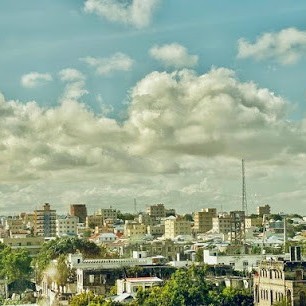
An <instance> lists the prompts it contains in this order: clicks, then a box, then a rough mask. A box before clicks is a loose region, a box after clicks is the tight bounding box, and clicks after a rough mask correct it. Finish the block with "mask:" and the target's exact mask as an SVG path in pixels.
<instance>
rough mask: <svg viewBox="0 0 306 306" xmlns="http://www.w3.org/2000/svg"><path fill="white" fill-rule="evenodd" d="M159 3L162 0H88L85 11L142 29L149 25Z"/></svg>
mask: <svg viewBox="0 0 306 306" xmlns="http://www.w3.org/2000/svg"><path fill="white" fill-rule="evenodd" d="M159 2H160V0H132V1H128V0H123V1H120V0H86V1H85V4H84V10H85V12H87V13H95V14H97V15H99V16H101V17H105V18H106V19H108V20H110V21H112V22H119V23H124V24H129V25H132V26H135V27H137V28H142V27H145V26H148V25H149V23H150V21H151V18H152V14H153V12H154V10H155V9H156V7H157V5H158V3H159Z"/></svg>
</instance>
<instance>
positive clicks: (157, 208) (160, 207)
mask: <svg viewBox="0 0 306 306" xmlns="http://www.w3.org/2000/svg"><path fill="white" fill-rule="evenodd" d="M146 212H147V214H148V215H150V216H151V217H152V218H164V217H166V209H165V206H164V204H155V205H150V206H149V207H147V211H146Z"/></svg>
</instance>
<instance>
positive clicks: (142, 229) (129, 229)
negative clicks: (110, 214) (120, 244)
mask: <svg viewBox="0 0 306 306" xmlns="http://www.w3.org/2000/svg"><path fill="white" fill-rule="evenodd" d="M146 233H147V226H146V225H145V224H142V223H138V222H135V221H130V220H126V221H125V224H124V236H125V237H126V238H130V239H138V238H141V237H143V236H145V235H146Z"/></svg>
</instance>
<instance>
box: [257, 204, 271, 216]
mask: <svg viewBox="0 0 306 306" xmlns="http://www.w3.org/2000/svg"><path fill="white" fill-rule="evenodd" d="M270 213H271V207H270V205H264V206H257V215H259V216H263V215H269V214H270Z"/></svg>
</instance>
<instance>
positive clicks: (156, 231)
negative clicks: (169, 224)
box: [147, 224, 165, 236]
mask: <svg viewBox="0 0 306 306" xmlns="http://www.w3.org/2000/svg"><path fill="white" fill-rule="evenodd" d="M147 233H148V234H150V235H152V236H162V235H164V234H165V225H164V224H156V225H148V226H147Z"/></svg>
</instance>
